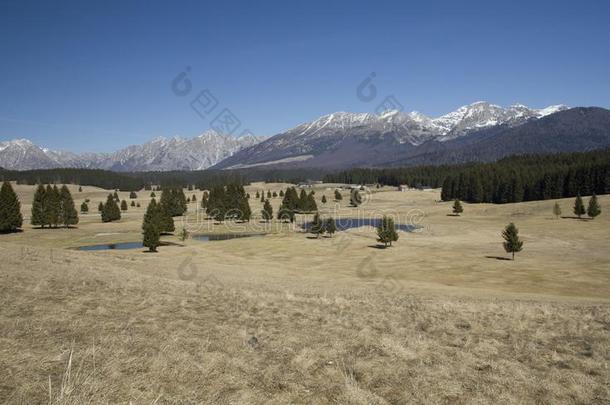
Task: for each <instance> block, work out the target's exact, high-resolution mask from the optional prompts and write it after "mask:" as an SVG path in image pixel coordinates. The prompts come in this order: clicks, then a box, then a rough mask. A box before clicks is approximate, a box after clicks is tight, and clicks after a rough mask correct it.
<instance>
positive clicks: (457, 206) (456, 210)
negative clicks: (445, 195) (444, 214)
mask: <svg viewBox="0 0 610 405" xmlns="http://www.w3.org/2000/svg"><path fill="white" fill-rule="evenodd" d="M462 212H464V208H463V207H462V203H461V202H460V200H455V201H454V202H453V214H454V215H456V216H460V214H461V213H462Z"/></svg>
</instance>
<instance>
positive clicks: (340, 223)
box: [305, 218, 419, 232]
mask: <svg viewBox="0 0 610 405" xmlns="http://www.w3.org/2000/svg"><path fill="white" fill-rule="evenodd" d="M379 222H381V219H378V218H337V219H335V224H336V226H337V231H346V230H348V229H352V228H360V227H362V226H372V227H377V225H378V224H379ZM310 224H311V222H308V223H306V224H305V229H308V228H309V226H310ZM395 226H396V229H398V230H401V231H404V232H413V231H414V230H416V229H418V228H419V226H417V225H406V224H395Z"/></svg>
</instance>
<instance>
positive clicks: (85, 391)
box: [0, 184, 610, 404]
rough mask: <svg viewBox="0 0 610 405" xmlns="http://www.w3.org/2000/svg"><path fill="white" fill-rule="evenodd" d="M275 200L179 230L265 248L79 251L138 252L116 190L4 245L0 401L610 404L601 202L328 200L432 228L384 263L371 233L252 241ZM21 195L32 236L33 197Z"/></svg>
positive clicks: (275, 228) (331, 210) (95, 193)
mask: <svg viewBox="0 0 610 405" xmlns="http://www.w3.org/2000/svg"><path fill="white" fill-rule="evenodd" d="M284 187H285V185H281V184H254V185H252V186H249V187H248V188H247V191H249V192H250V194H251V195H252V197H253V198H252V199H251V200H250V201H251V206H252V211H253V212H254V213H255V215H256V216H257V218H255V219H254V220H253V221H252V222H251V223H250V224H232V223H229V224H222V225H214V224H212V223H211V222H208V221H205V220H201V219H200V218H198V216H197V215H196V214H195V212H194V211H195V206H196V204H192V205H191V207H190V210H189V214H188V215H187V217H186V218H176V228H177V230H179V229H180V228H181V227H182V226H186V227H187V228H188V229H190V230H191V233H198V232H200V233H224V232H227V231H240V232H253V233H261V232H264V233H266V234H267V235H266V236H260V237H250V238H241V239H233V240H226V241H214V242H201V241H197V240H194V239H188V240H186V241H185V242H181V241H179V240H178V239H177V238H176V237H172V236H170V237H164V238H163V239H164V240H167V241H171V242H175V243H176V244H177V245H176V246H163V247H161V248H159V253H156V254H151V253H143V252H142V250H141V249H136V250H123V251H118V250H108V251H99V252H84V251H77V250H75V249H73V248H75V247H78V246H82V245H91V244H98V243H109V242H127V241H139V240H141V236H140V226H141V221H142V216H143V213H144V210H145V207H146V204H147V202H148V201H149V194H150V192H145V191H142V192H139V193H138V197H139V198H138V199H137V200H138V201H139V202H140V203H141V204H142V207H141V208H139V209H132V208H131V207H130V209H129V210H128V212H127V213H124V215H123V218H122V219H121V221H119V222H117V223H110V224H103V223H101V221H100V216H99V214H97V204H98V203H99V201H102V200H103V199H105V196H106V195H107V194H108V191H105V190H100V189H96V188H92V187H84V188H83V191H82V192H78V190H77V189H78V187H76V186H72V187H71V191H72V193H73V196H74V197H75V202H76V204H77V206H80V203H81V202H82V201H83V200H84V199H85V198H89V199H91V204H90V210H91V213H90V214H88V215H81V216H80V219H81V221H80V224H79V225H78V226H77V227H76V228H74V229H53V230H49V229H45V230H40V229H32V228H31V226H29V225H27V224H26V225H25V226H24V231H23V232H20V233H15V234H9V235H0V242H1V243H0V263H1V264H0V402H4V403H11V404H13V403H16V404H31V403H52V404H81V403H82V404H85V403H87V404H88V403H123V404H128V403H133V404H195V403H220V404H242V403H248V404H250V403H254V404H263V403H265V404H266V403H271V404H286V403H299V404H300V403H304V404H326V403H338V404H339V403H340V404H402V403H438V404H477V403H481V404H482V403H490V402H494V403H498V404H522V403H532V404H533V403H544V404H558V403H576V404H606V403H609V402H610V370H609V369H608V364H609V360H610V248H609V246H610V245H609V242H610V196H602V197H600V203H601V206H602V210H603V213H602V215H601V216H600V217H598V218H596V219H595V220H593V221H589V220H577V219H573V218H569V217H570V216H571V205H572V200H559V202H560V204H561V206H562V209H563V212H564V215H565V216H566V217H567V218H562V219H555V218H553V215H552V206H553V204H554V203H555V201H541V202H531V203H520V204H506V205H491V204H478V205H471V204H464V213H463V214H462V216H460V217H453V216H448V215H447V214H449V213H450V211H451V209H450V206H451V203H444V202H438V199H439V191H438V190H430V191H408V192H397V191H393V190H390V189H387V190H379V191H377V190H376V191H375V192H373V193H372V194H370V195H367V198H366V202H365V204H363V206H361V207H359V208H352V207H348V195H347V193H344V200H343V201H342V202H341V203H340V204H338V205H337V204H335V202H334V201H333V200H332V195H333V192H332V190H331V187H330V186H327V185H320V186H317V188H316V197H317V200H318V206H319V207H320V211H321V213H322V216H323V217H327V216H329V215H332V216H334V217H335V218H337V217H341V218H350V217H358V216H360V217H375V216H378V215H381V214H382V213H389V214H392V215H394V216H395V217H396V218H397V219H398V220H399V221H400V222H401V223H407V222H414V223H417V224H418V225H420V226H421V228H420V229H418V231H416V232H411V233H406V232H399V234H400V239H399V240H398V242H396V243H395V244H394V246H393V247H391V248H388V249H379V248H378V247H377V244H376V241H375V232H374V229H373V228H357V229H351V230H349V231H345V232H338V233H337V234H335V236H334V237H333V238H319V239H317V238H313V237H311V236H310V235H308V234H306V233H304V232H302V231H301V230H299V229H298V228H295V227H291V226H290V225H289V224H278V223H276V222H273V223H271V224H264V223H260V208H261V203H260V202H259V201H257V200H255V199H254V193H255V192H256V190H265V191H266V190H272V191H274V190H275V191H279V190H280V188H284ZM15 189H16V191H17V192H18V194H19V196H20V199H21V201H22V208H23V212H24V216H25V218H26V222H27V219H28V218H29V211H30V205H29V203H30V202H31V199H32V195H33V188H32V187H27V186H16V187H15ZM193 193H195V194H196V195H197V198H198V199H200V197H201V192H199V191H197V192H188V193H187V196H190V195H192V194H193ZM157 194H159V193H157ZM322 195H326V197H327V198H328V199H329V202H328V203H327V204H325V205H323V204H321V203H320V199H321V197H322ZM120 198H121V199H126V200H127V201H129V199H128V193H120ZM279 202H280V198H276V199H273V200H272V203H273V206H274V209H277V207H278V205H279ZM304 220H306V218H299V221H304ZM509 222H514V223H515V224H516V225H517V226H518V227H519V229H520V235H521V236H522V238H523V240H524V242H525V244H524V250H523V252H521V253H518V254H517V258H516V260H515V261H510V260H504V258H507V257H508V255H506V254H505V253H504V251H503V248H502V245H501V237H500V232H501V230H502V228H503V227H504V226H505V225H506V224H508V223H509Z"/></svg>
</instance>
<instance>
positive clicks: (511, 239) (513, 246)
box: [502, 222, 523, 260]
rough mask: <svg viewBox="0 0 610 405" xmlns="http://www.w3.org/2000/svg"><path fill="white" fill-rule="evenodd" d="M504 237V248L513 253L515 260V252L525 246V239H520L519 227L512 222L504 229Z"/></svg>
mask: <svg viewBox="0 0 610 405" xmlns="http://www.w3.org/2000/svg"><path fill="white" fill-rule="evenodd" d="M502 238H504V250H505V251H506V253H512V255H513V260H515V253H516V252H520V251H521V249H522V248H523V241H521V240H520V239H519V229H517V227H516V226H515V224H513V223H512V222H511V223H510V224H508V225H507V226H506V228H505V229H504V231H502Z"/></svg>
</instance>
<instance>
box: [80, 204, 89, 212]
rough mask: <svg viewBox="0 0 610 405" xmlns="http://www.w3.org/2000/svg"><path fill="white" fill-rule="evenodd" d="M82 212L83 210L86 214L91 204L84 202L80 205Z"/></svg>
mask: <svg viewBox="0 0 610 405" xmlns="http://www.w3.org/2000/svg"><path fill="white" fill-rule="evenodd" d="M80 212H82V213H83V214H86V213H87V212H89V206H88V205H87V203H86V202H83V203H82V204H81V205H80Z"/></svg>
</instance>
